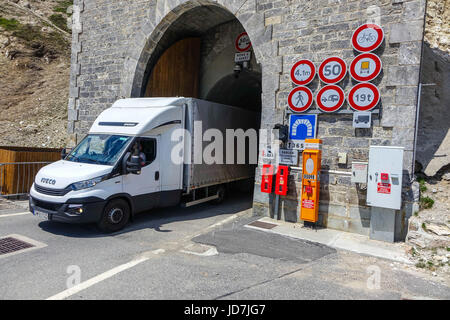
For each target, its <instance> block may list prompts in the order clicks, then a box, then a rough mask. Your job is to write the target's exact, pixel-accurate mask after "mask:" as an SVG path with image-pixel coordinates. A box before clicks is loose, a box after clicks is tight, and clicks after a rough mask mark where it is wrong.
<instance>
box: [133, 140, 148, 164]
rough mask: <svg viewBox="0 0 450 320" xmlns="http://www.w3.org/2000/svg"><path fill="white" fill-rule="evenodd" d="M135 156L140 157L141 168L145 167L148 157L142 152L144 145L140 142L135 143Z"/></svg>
mask: <svg viewBox="0 0 450 320" xmlns="http://www.w3.org/2000/svg"><path fill="white" fill-rule="evenodd" d="M133 155H135V156H139V162H140V164H141V166H142V167H143V166H145V161H146V157H145V153H144V152H142V144H141V143H140V142H135V144H134V146H133Z"/></svg>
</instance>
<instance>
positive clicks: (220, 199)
mask: <svg viewBox="0 0 450 320" xmlns="http://www.w3.org/2000/svg"><path fill="white" fill-rule="evenodd" d="M226 193H227V189H226V188H225V186H224V185H221V186H218V187H217V193H216V194H217V196H218V198H217V199H216V200H214V203H215V204H220V203H222V202H223V200H225V196H226Z"/></svg>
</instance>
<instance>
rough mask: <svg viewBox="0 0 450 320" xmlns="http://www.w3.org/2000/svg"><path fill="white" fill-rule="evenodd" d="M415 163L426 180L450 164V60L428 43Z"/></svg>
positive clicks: (425, 46)
mask: <svg viewBox="0 0 450 320" xmlns="http://www.w3.org/2000/svg"><path fill="white" fill-rule="evenodd" d="M422 83H423V84H425V85H423V86H422V95H421V105H420V112H419V128H418V135H417V152H416V160H417V161H418V162H419V163H420V164H421V165H422V168H423V169H422V171H423V172H424V173H425V174H426V175H427V176H434V175H435V174H436V173H437V172H438V171H439V170H440V169H441V168H442V167H444V166H445V165H447V164H449V163H450V131H449V128H450V112H449V106H450V91H449V90H448V88H450V56H449V55H448V53H447V54H446V53H445V52H443V51H441V50H439V49H431V48H430V46H429V45H428V44H427V43H425V45H424V56H423V64H422Z"/></svg>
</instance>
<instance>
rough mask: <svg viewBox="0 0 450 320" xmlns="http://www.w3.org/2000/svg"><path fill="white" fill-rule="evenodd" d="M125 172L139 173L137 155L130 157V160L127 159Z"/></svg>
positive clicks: (139, 165) (139, 166)
mask: <svg viewBox="0 0 450 320" xmlns="http://www.w3.org/2000/svg"><path fill="white" fill-rule="evenodd" d="M126 172H127V173H132V174H141V163H140V161H139V156H131V157H130V160H129V161H127V165H126Z"/></svg>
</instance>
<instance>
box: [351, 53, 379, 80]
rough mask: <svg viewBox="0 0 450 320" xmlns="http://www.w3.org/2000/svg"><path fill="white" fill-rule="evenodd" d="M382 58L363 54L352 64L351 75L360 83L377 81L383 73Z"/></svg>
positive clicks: (371, 54)
mask: <svg viewBox="0 0 450 320" xmlns="http://www.w3.org/2000/svg"><path fill="white" fill-rule="evenodd" d="M381 68H382V63H381V60H380V58H379V57H378V56H377V55H375V54H373V53H361V54H360V55H359V56H356V57H355V59H353V61H352V62H351V64H350V75H351V76H352V78H353V79H355V80H356V81H359V82H366V81H370V80H373V79H375V78H376V77H378V75H379V74H380V72H381Z"/></svg>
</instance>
